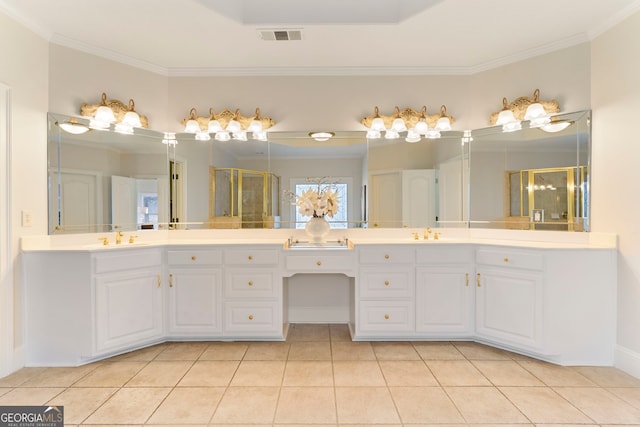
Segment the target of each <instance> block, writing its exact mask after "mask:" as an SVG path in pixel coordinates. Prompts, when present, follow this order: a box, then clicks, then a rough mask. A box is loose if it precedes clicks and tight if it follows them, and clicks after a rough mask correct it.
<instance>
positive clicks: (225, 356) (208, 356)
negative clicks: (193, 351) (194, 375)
mask: <svg viewBox="0 0 640 427" xmlns="http://www.w3.org/2000/svg"><path fill="white" fill-rule="evenodd" d="M248 348H249V344H246V343H241V342H219V343H210V344H209V346H208V347H207V349H206V350H205V351H204V352H203V353H202V355H200V360H242V358H243V357H244V354H245V353H246V352H247V349H248Z"/></svg>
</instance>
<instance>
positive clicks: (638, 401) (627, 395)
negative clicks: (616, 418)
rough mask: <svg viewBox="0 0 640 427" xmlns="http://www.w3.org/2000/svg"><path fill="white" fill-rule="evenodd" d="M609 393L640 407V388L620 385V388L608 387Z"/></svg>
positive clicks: (635, 406)
mask: <svg viewBox="0 0 640 427" xmlns="http://www.w3.org/2000/svg"><path fill="white" fill-rule="evenodd" d="M607 390H609V391H610V392H611V393H613V394H615V395H616V396H618V397H619V398H620V399H622V400H624V401H625V402H627V403H628V404H629V405H631V406H633V407H634V408H638V409H640V388H638V387H635V388H629V387H620V388H617V387H616V388H608V389H607Z"/></svg>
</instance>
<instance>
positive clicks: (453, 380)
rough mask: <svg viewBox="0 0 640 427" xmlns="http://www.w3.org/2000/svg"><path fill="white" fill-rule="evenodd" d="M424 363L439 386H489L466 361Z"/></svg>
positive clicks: (482, 376)
mask: <svg viewBox="0 0 640 427" xmlns="http://www.w3.org/2000/svg"><path fill="white" fill-rule="evenodd" d="M425 363H426V364H427V366H428V367H429V369H431V372H432V373H433V375H434V376H435V377H436V380H438V382H439V383H440V385H443V386H483V385H491V383H490V382H489V380H487V378H486V377H485V376H484V375H482V373H481V372H480V371H479V370H478V369H477V368H476V367H475V366H473V364H472V363H471V362H469V361H468V360H428V361H426V362H425Z"/></svg>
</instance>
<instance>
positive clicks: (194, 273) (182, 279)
mask: <svg viewBox="0 0 640 427" xmlns="http://www.w3.org/2000/svg"><path fill="white" fill-rule="evenodd" d="M167 260H168V263H169V268H168V282H169V291H168V323H169V326H168V329H169V335H170V336H172V337H205V338H206V337H211V336H215V335H220V333H221V331H222V291H221V289H222V250H221V249H211V248H209V249H202V248H191V249H189V248H186V249H180V250H169V251H168V252H167Z"/></svg>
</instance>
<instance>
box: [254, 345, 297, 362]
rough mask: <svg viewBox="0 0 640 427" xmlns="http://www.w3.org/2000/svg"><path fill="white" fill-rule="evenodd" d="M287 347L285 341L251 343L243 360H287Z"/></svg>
mask: <svg viewBox="0 0 640 427" xmlns="http://www.w3.org/2000/svg"><path fill="white" fill-rule="evenodd" d="M289 347H290V344H289V343H286V342H256V343H251V344H249V348H248V349H247V352H246V353H245V355H244V359H243V360H287V357H288V355H289Z"/></svg>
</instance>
